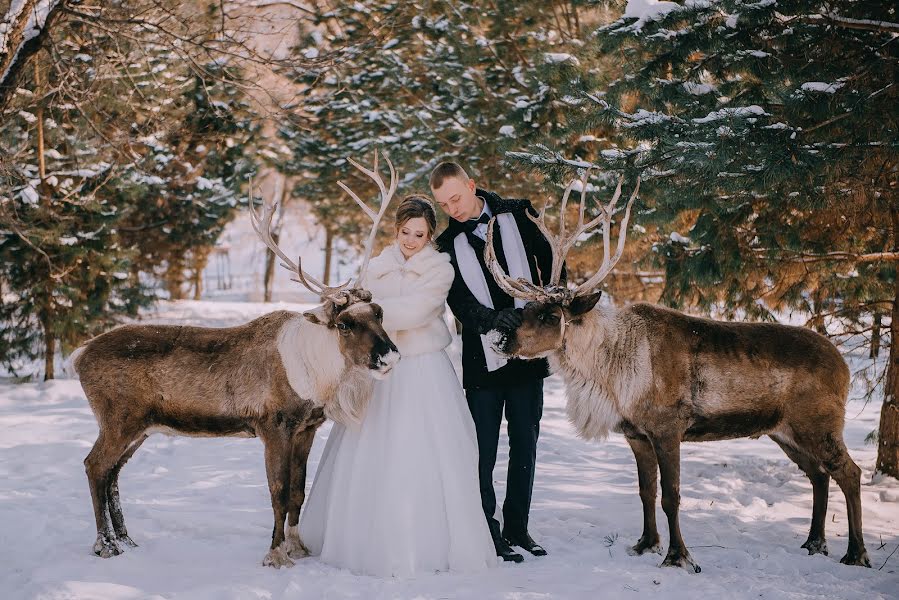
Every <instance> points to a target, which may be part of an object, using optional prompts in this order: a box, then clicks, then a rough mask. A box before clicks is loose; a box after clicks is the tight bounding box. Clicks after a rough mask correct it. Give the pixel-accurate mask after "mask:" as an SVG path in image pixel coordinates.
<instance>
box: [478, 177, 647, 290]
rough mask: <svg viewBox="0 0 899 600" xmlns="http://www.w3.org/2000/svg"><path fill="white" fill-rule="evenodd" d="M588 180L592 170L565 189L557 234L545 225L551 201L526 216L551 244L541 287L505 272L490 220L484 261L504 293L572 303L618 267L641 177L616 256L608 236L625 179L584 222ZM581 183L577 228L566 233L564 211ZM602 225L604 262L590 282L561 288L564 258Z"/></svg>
mask: <svg viewBox="0 0 899 600" xmlns="http://www.w3.org/2000/svg"><path fill="white" fill-rule="evenodd" d="M589 177H590V171H589V169H586V170H585V171H584V175H583V177H581V179H580V180H577V179H575V180H573V181H572V182H571V183H569V184H568V185H567V186H566V187H565V192H564V194H563V195H562V206H561V211H560V215H559V233H558V234H553V233H552V232H551V231H550V230H549V227H548V226H547V225H546V208H547V206H548V205H549V199H547V201H546V202H545V203H544V205H543V209H542V210H541V211H540V214H539V216H537V217H534V216H533V215H531V214H530V213H527V215H528V218H529V219H530V220H531V221H533V222H534V224H535V225H536V226H537V229H539V230H540V233H542V234H543V236H544V237H545V238H546V240H547V242H549V245H550V249H551V251H552V269H551V270H550V275H549V281H547V282H541V283H542V284H543V285H542V287H541V286H536V285H534V284H532V283H530V282H529V281H526V280H523V279H517V280H513V279H512V278H511V277H509V276H508V275H506V274H505V272H503V269H502V267H501V266H500V264H499V262H498V261H497V259H496V253H495V252H494V250H493V219H491V221H490V224H489V225H488V226H487V244H486V245H485V247H484V261H485V262H486V263H487V267H488V269H489V270H490V273H491V274H492V275H493V278H494V279H495V280H496V283H497V285H498V286H499V287H500V288H501V289H502V290H503V291H504V292H506V293H507V294H509V295H510V296H512V297H516V298H522V299H524V300H537V301H544V302H545V301H549V300H552V301H558V302H570V301H571V299H572V298H574V297H575V296H580V295H584V294H585V293H587V292H588V291H590V290H592V289H593V288H594V287H596V286H597V285H598V284H599V283H600V282H601V281H602V280H603V279H604V278H605V277H606V276H607V275H608V274H609V272H610V271H611V270H612V268H613V267H614V266H615V263H617V262H618V260H619V259H620V258H621V254H622V253H623V251H624V241H625V238H626V236H627V223H628V220H629V219H630V215H631V206H633V204H634V200H635V199H636V197H637V193H638V192H639V191H640V180H639V178H638V179H637V185H636V187H635V189H634V193H633V194H631V197H630V199H629V200H628V202H627V208H626V209H625V213H624V218H623V219H622V221H621V231H620V233H619V238H618V246H617V247H616V250H615V254H614V256H610V255H609V252H610V249H611V242H610V240H609V236H610V235H611V229H612V215H613V214H614V212H615V205H616V204H617V203H618V198H619V197H620V196H621V184H622V182H623V181H624V177H623V176H622V177H621V178H620V179H619V180H618V186H617V187H616V188H615V195H614V196H613V197H612V200H611V201H610V202H609V204H608V205H607V206H603V205H602V203H600V204H599V208H600V214H599V216H597V217H596V218H594V219H592V220H591V221H589V222H587V223H585V222H584V211H585V209H586V204H587V184H588V181H589ZM578 183H580V192H581V202H580V207H579V210H578V221H577V226H576V227H575V228H574V230H573V231H571V232H570V233H567V232H566V229H565V217H566V214H565V213H566V210H565V209H566V208H567V206H568V197H569V196H570V195H571V192H572V191H573V190H574V188H575V187H576V186H577V184H578ZM600 223H602V226H603V229H602V237H603V260H602V264H601V265H600V268H599V270H598V271H597V272H596V273H595V274H594V275H593V276H592V277H591V278H590V279H588V280H587V281H585V282H584V283H582V284H581V285H579V286H578V287H577V288H576V289H575V290H573V291H572V290H569V289H567V288H564V287H560V286H559V279H560V278H561V276H562V265H563V264H564V262H565V257H566V256H567V255H568V252H569V251H570V250H571V248H572V247H573V246H574V245H575V243H577V241H578V239H580V237H581V236H582V235H583V234H584V233H586V232H587V231H589V230H590V229H592V228H594V227H596V225H598V224H600Z"/></svg>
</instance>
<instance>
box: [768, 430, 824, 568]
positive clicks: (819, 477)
mask: <svg viewBox="0 0 899 600" xmlns="http://www.w3.org/2000/svg"><path fill="white" fill-rule="evenodd" d="M771 439H772V440H774V441H775V442H776V443H777V445H778V446H780V447H781V449H782V450H783V451H784V453H785V454H786V455H787V456H789V457H790V460H792V461H793V462H794V463H796V464H797V465H798V466H799V468H800V469H802V472H803V473H805V474H806V476H808V478H809V480H810V481H811V482H812V494H813V497H814V500H813V504H812V526H811V529H810V530H809V534H808V539H807V540H805V543H804V544H802V547H803V548H805V549H806V550H808V553H809V554H824V555H825V556H826V555H827V540H826V539H825V537H824V523H825V521H826V517H827V489H828V487H829V486H830V475H828V474H827V471H825V470H824V467H823V466H822V465H821V463H819V462H818V461H816V460H815V459H813V458H812V457H811V456H809V455H808V454H806V453H805V452H803V451H802V450H799V449H797V448H796V447H794V446H792V445H790V443H788V442H787V441H786V440H780V439H778V438H777V434H774V435H772V436H771Z"/></svg>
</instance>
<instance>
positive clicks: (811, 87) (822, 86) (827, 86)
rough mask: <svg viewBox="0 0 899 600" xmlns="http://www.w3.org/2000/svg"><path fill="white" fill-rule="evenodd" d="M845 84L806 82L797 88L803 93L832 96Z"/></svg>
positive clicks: (838, 82) (839, 82)
mask: <svg viewBox="0 0 899 600" xmlns="http://www.w3.org/2000/svg"><path fill="white" fill-rule="evenodd" d="M844 85H845V84H844V83H843V82H841V81H835V82H833V83H826V82H824V81H807V82H805V83H803V84H802V85H801V86H799V88H800V89H801V90H802V91H804V92H823V93H825V94H833V93H834V92H836V91H837V90H838V89H840V88H841V87H843V86H844Z"/></svg>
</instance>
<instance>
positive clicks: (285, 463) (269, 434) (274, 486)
mask: <svg viewBox="0 0 899 600" xmlns="http://www.w3.org/2000/svg"><path fill="white" fill-rule="evenodd" d="M257 433H258V435H259V437H260V439H261V440H262V443H263V445H264V446H265V471H266V475H267V476H268V489H269V493H270V494H271V498H272V512H273V513H274V515H275V525H274V528H273V530H272V545H271V547H270V549H269V551H268V554H266V555H265V558H264V559H263V560H262V564H263V565H265V566H267V567H275V568H276V569H278V568H281V567H292V566H293V565H294V562H293V561H292V560H290V557H288V556H287V545H286V544H284V519H285V517H286V516H287V495H288V493H289V492H290V431H288V429H287V427H286V426H285V424H284V423H283V422H281V423H277V424H276V423H275V422H274V419H271V420H270V422H269V423H266V424H265V425H263V426H262V427H260V428H259V430H258V432H257Z"/></svg>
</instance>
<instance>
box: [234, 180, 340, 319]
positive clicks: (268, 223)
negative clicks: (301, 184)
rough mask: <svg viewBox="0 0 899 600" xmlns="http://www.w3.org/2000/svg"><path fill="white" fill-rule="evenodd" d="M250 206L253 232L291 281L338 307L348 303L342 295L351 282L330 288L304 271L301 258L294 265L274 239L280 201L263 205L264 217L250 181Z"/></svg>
mask: <svg viewBox="0 0 899 600" xmlns="http://www.w3.org/2000/svg"><path fill="white" fill-rule="evenodd" d="M248 196H249V205H250V223H251V224H252V225H253V230H254V231H255V232H256V235H258V236H259V239H261V240H262V243H263V244H265V245H266V246H268V247H269V249H270V250H271V251H272V252H274V253H275V255H276V256H277V257H278V258H280V259H281V266H282V267H284V268H285V269H287V270H288V271H290V272H291V273H293V274H294V275H296V277H291V278H290V279H291V281H296V282H297V283H301V284H303V285H304V286H306V288H307V289H308V290H309V291H311V292H312V293H314V294H316V295H317V296H319V297H320V298H322V299H328V300H331V301H332V302H334V303H335V304H337V305H338V306H342V305H344V304H346V303H347V301H348V298H347V297H346V295H345V294H341V292H343V291H344V290H345V289H346V287H347V286H348V285H349V284H350V282H349V281H346V282H344V283H342V284H340V285H338V286H336V287H332V286H328V285H325V284H323V283H321V282H320V281H318V280H317V279H315V278H314V277H312V276H311V275H309V274H308V273H306V272H305V271H303V269H302V260H301V259H300V257H299V256H298V257H297V262H296V264H294V262H293V261H292V260H290V259H289V258H288V257H287V255H286V254H285V253H284V251H283V250H281V248H280V247H279V246H278V244H277V243H276V242H275V240H274V239H272V233H271V228H272V217H273V216H274V215H275V212H276V211H277V210H278V201H277V200H276V201H274V202H272V203H271V204H266V203H263V207H262V216H261V217H260V216H259V214H258V213H257V212H256V209H255V208H254V207H253V181H252V180H250V186H249V192H248Z"/></svg>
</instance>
